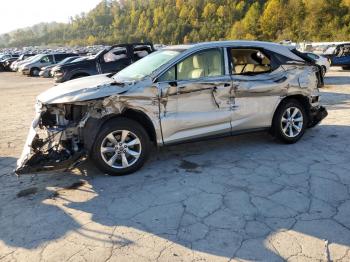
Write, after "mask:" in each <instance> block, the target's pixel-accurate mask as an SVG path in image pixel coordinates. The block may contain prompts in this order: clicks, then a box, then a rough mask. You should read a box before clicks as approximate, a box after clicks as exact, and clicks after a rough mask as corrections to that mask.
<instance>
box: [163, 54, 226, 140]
mask: <svg viewBox="0 0 350 262" xmlns="http://www.w3.org/2000/svg"><path fill="white" fill-rule="evenodd" d="M224 68H225V66H224V53H223V50H222V49H207V50H204V51H200V52H197V53H195V54H192V55H190V56H188V57H187V58H185V59H183V60H182V61H181V62H179V63H177V64H176V65H175V66H173V67H172V68H171V69H169V70H168V71H167V72H166V73H165V74H164V75H163V76H161V77H160V78H159V83H158V84H159V89H160V91H161V94H160V122H161V127H162V134H163V141H164V143H165V144H169V143H176V142H180V141H185V140H190V139H195V138H200V137H206V136H211V135H219V134H225V133H230V131H231V124H230V120H231V118H230V116H231V112H230V97H231V95H230V92H231V87H232V83H231V79H230V76H229V74H225V69H224Z"/></svg>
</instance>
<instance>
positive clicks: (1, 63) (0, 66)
mask: <svg viewBox="0 0 350 262" xmlns="http://www.w3.org/2000/svg"><path fill="white" fill-rule="evenodd" d="M18 57H19V55H11V56H9V57H6V58H4V59H0V71H6V70H8V69H9V66H10V65H11V64H12V63H13V62H14V61H16V60H17V59H18Z"/></svg>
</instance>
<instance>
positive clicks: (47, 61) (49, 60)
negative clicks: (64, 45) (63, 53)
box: [40, 56, 52, 64]
mask: <svg viewBox="0 0 350 262" xmlns="http://www.w3.org/2000/svg"><path fill="white" fill-rule="evenodd" d="M50 58H51V59H50ZM50 62H52V57H50V56H44V57H43V58H41V60H40V63H45V64H46V63H50Z"/></svg>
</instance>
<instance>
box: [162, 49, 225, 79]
mask: <svg viewBox="0 0 350 262" xmlns="http://www.w3.org/2000/svg"><path fill="white" fill-rule="evenodd" d="M221 75H224V60H223V55H222V52H221V50H220V49H210V50H206V51H202V52H198V53H196V54H194V55H191V56H189V57H187V58H185V59H184V60H183V61H181V62H179V63H178V64H177V65H176V66H174V67H172V68H171V69H169V70H168V71H167V72H165V73H164V74H163V75H162V76H161V77H160V78H159V81H175V80H192V79H199V78H202V77H212V76H221Z"/></svg>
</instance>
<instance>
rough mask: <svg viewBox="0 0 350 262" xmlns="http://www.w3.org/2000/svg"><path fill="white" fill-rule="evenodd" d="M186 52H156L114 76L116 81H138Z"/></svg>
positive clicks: (164, 50) (163, 50)
mask: <svg viewBox="0 0 350 262" xmlns="http://www.w3.org/2000/svg"><path fill="white" fill-rule="evenodd" d="M183 51H184V50H169V49H168V50H166V49H162V50H160V51H157V52H154V53H152V54H150V55H148V56H146V57H144V58H142V59H140V60H139V61H137V62H135V63H133V64H132V65H130V66H128V67H126V68H124V69H123V70H121V71H120V72H119V73H117V74H116V75H114V76H113V78H114V79H115V80H116V81H134V80H135V81H137V80H141V79H142V78H144V77H146V76H149V75H150V74H151V73H152V72H154V71H155V70H157V69H158V68H159V67H161V66H162V65H164V64H166V63H167V62H169V61H170V60H171V59H172V58H174V57H176V56H177V55H179V54H180V53H181V52H183Z"/></svg>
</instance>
